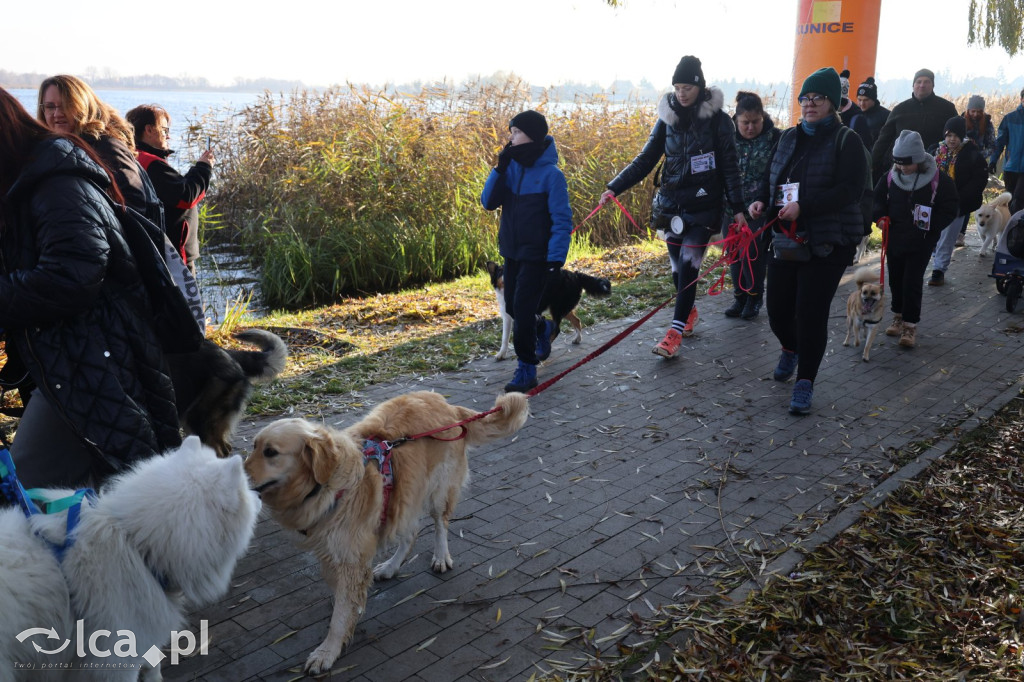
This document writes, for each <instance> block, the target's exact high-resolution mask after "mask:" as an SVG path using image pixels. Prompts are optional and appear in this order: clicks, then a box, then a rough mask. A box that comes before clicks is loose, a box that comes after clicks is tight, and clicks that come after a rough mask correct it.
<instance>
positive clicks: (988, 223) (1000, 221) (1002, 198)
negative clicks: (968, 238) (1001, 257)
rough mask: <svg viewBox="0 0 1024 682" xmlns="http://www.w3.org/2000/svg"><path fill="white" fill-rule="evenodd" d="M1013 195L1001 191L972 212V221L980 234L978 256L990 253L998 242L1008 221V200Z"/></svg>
mask: <svg viewBox="0 0 1024 682" xmlns="http://www.w3.org/2000/svg"><path fill="white" fill-rule="evenodd" d="M1011 199H1013V195H1012V194H1010V193H1009V192H1003V193H1002V194H1000V195H999V196H997V197H996V198H995V199H993V200H992V201H990V202H989V203H987V204H982V206H981V208H979V209H978V210H977V211H975V212H974V222H975V224H976V225H977V227H978V234H979V235H980V236H981V251H979V252H978V255H979V256H986V255H992V253H994V252H995V250H996V244H997V243H998V242H999V236H1000V235H1001V234H1002V233H1003V230H1004V229H1005V228H1006V223H1008V222H1010V200H1011Z"/></svg>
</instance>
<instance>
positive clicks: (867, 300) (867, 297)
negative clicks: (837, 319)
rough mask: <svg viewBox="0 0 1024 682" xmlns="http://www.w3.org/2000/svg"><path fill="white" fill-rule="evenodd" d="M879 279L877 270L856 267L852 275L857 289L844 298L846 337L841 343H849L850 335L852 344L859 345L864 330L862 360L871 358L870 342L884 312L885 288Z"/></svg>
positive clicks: (846, 344) (847, 344) (872, 341)
mask: <svg viewBox="0 0 1024 682" xmlns="http://www.w3.org/2000/svg"><path fill="white" fill-rule="evenodd" d="M879 280H880V278H879V275H878V271H877V270H875V269H873V268H868V267H864V268H858V269H857V272H855V273H854V275H853V281H854V282H855V283H856V284H857V290H856V291H853V292H851V293H850V297H849V298H847V299H846V339H845V340H844V341H843V345H844V346H849V345H850V336H851V335H852V336H853V345H854V346H859V345H860V333H861V331H864V332H865V339H864V354H863V355H862V356H861V357H862V358H863V359H864V362H867V361H868V360H870V359H871V344H872V343H874V341H875V335H876V334H877V333H878V325H879V324H880V323H881V322H882V315H884V314H885V289H884V288H883V287H882V284H881V282H880V281H879Z"/></svg>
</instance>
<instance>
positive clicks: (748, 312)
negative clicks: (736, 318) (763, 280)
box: [740, 294, 764, 320]
mask: <svg viewBox="0 0 1024 682" xmlns="http://www.w3.org/2000/svg"><path fill="white" fill-rule="evenodd" d="M762 303H764V297H763V296H761V295H760V294H747V304H746V305H745V306H743V312H742V313H740V317H742V318H743V319H744V320H752V319H754V318H755V317H757V315H758V313H760V312H761V304H762Z"/></svg>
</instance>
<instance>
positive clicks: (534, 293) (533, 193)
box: [480, 111, 572, 393]
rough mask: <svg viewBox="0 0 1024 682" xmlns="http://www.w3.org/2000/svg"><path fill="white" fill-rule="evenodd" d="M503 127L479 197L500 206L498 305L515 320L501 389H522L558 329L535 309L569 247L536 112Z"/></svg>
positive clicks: (560, 195)
mask: <svg viewBox="0 0 1024 682" xmlns="http://www.w3.org/2000/svg"><path fill="white" fill-rule="evenodd" d="M508 129H509V132H510V133H511V135H510V137H509V142H508V144H506V145H505V147H504V148H503V149H502V150H501V153H500V154H499V155H498V165H497V166H496V167H495V168H494V170H492V171H491V173H490V175H488V176H487V182H486V183H485V184H484V191H483V193H482V194H481V195H480V202H481V203H482V204H483V206H484V208H486V209H487V210H488V211H493V210H494V209H496V208H499V207H500V208H501V225H500V227H499V228H498V250H499V252H500V253H501V255H502V257H503V258H504V259H505V275H504V279H505V310H507V311H508V312H509V313H510V314H511V315H512V319H513V320H514V324H513V328H512V343H513V345H514V346H515V350H516V357H517V358H519V365H518V367H517V368H516V372H515V376H514V377H513V378H512V381H510V382H509V383H508V384H506V385H505V391H507V392H511V391H518V392H520V393H525V392H527V391H529V390H530V389H531V388H534V387H535V386H536V385H537V365H538V364H539V363H540V362H542V361H543V360H546V359H547V357H548V356H549V355H550V354H551V340H552V338H553V337H555V336H557V335H558V329H557V328H556V327H555V325H554V323H553V322H552V321H550V320H547V319H545V318H544V317H543V315H541V313H542V312H543V311H544V309H545V308H547V289H548V288H549V287H553V286H554V285H555V283H556V282H557V281H558V278H559V274H560V271H561V268H562V265H564V264H565V258H566V255H568V253H569V237H570V235H571V234H572V209H571V208H570V207H569V190H568V187H567V185H566V182H565V176H564V175H563V174H562V171H560V170H559V169H558V151H557V150H556V149H555V140H554V138H553V137H551V136H550V135H548V122H547V120H546V119H545V118H544V116H543V114H541V113H539V112H536V111H524V112H523V113H521V114H518V115H516V116H515V117H514V118H513V119H512V121H511V122H510V123H509V127H508Z"/></svg>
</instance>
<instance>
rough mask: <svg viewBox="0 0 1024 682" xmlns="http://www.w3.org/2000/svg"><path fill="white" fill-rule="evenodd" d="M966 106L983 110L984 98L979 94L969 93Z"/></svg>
mask: <svg viewBox="0 0 1024 682" xmlns="http://www.w3.org/2000/svg"><path fill="white" fill-rule="evenodd" d="M967 108H968V109H981V110H982V111H985V98H984V97H982V96H981V95H971V97H970V99H968V100H967Z"/></svg>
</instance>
